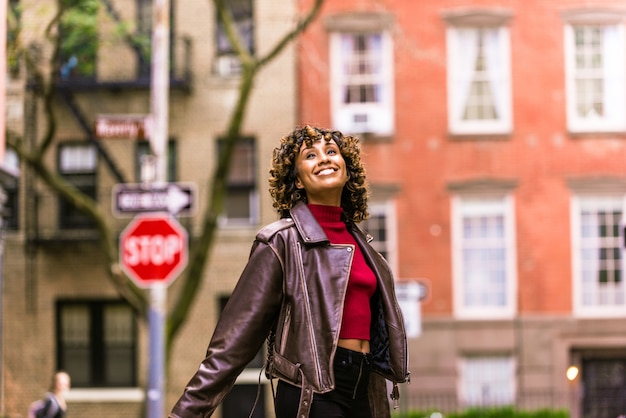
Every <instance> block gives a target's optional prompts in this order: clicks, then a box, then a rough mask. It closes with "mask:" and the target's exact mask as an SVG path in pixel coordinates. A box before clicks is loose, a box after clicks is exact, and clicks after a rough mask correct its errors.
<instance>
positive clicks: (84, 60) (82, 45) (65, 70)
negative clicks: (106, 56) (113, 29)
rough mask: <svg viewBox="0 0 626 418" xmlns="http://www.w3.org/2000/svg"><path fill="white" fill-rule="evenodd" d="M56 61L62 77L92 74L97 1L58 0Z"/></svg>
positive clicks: (96, 27)
mask: <svg viewBox="0 0 626 418" xmlns="http://www.w3.org/2000/svg"><path fill="white" fill-rule="evenodd" d="M61 6H62V10H63V13H62V15H61V17H60V19H59V35H60V36H61V38H60V44H59V63H60V65H61V72H62V74H63V75H64V76H69V75H70V74H71V75H73V76H80V77H93V76H94V75H95V72H96V54H97V52H98V10H99V8H100V2H99V1H98V0H61Z"/></svg>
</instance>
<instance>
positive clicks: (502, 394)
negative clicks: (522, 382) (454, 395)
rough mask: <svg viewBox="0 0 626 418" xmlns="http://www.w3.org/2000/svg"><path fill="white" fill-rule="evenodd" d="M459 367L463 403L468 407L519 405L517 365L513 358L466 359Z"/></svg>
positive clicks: (478, 357)
mask: <svg viewBox="0 0 626 418" xmlns="http://www.w3.org/2000/svg"><path fill="white" fill-rule="evenodd" d="M459 368H460V370H459V378H460V384H459V386H460V390H459V397H460V399H459V401H460V403H461V404H462V405H463V406H464V407H468V406H480V407H482V406H497V405H513V404H514V403H515V362H514V360H513V358H511V357H510V356H476V357H465V358H463V359H461V361H460V367H459Z"/></svg>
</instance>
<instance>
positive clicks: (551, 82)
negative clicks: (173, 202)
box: [297, 0, 626, 418]
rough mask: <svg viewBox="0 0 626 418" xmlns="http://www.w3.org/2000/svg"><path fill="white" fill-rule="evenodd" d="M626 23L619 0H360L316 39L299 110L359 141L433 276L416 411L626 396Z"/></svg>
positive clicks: (391, 221) (600, 413)
mask: <svg viewBox="0 0 626 418" xmlns="http://www.w3.org/2000/svg"><path fill="white" fill-rule="evenodd" d="M300 3H301V4H300V5H301V7H302V8H303V9H306V8H307V7H308V6H309V5H310V3H311V1H310V0H307V1H301V2H300ZM625 27H626V4H625V3H624V2H623V1H621V0H595V1H582V0H550V1H540V0H530V1H526V0H525V1H495V0H491V1H489V0H484V1H477V0H474V1H472V0H468V1H458V0H440V1H436V2H434V1H433V2H426V1H399V0H395V1H394V0H385V1H374V0H344V1H328V2H327V3H326V4H325V6H324V8H323V10H322V15H321V17H320V19H318V20H317V21H316V23H315V24H314V25H313V26H312V27H311V28H310V30H308V31H307V33H306V35H305V36H304V37H303V38H302V39H301V40H300V43H299V50H298V68H297V71H298V77H299V85H298V97H299V114H298V118H297V119H298V121H299V123H301V124H305V123H310V124H318V125H323V126H330V127H333V128H336V129H339V130H342V131H343V132H347V133H354V134H357V135H359V136H360V137H361V138H362V142H363V150H364V154H365V161H366V164H367V169H368V174H369V178H370V182H371V186H372V198H371V202H372V208H371V209H372V215H373V216H372V218H371V220H370V221H369V223H368V224H367V225H366V226H367V228H368V229H369V230H370V232H373V233H374V235H375V236H376V237H377V238H378V239H377V242H378V244H379V245H380V248H381V251H383V252H384V254H385V255H386V256H387V257H388V259H389V261H390V263H391V265H392V268H393V269H394V270H395V273H396V278H397V280H398V282H413V281H416V280H419V281H421V282H423V283H425V284H426V285H427V287H428V295H427V297H426V299H425V300H424V301H423V302H422V306H421V311H422V322H421V333H420V334H419V336H417V337H415V338H411V340H410V355H411V357H410V360H411V361H410V368H411V371H412V382H411V384H410V385H405V386H404V387H403V390H404V396H403V401H402V402H403V403H404V406H406V407H407V408H408V407H410V408H430V407H435V408H440V409H443V410H446V409H447V410H451V409H456V408H462V407H466V406H471V405H503V404H515V405H517V406H518V407H520V408H524V409H535V408H540V407H554V408H567V409H568V410H570V412H571V414H572V415H571V416H574V417H576V416H585V417H607V418H609V417H610V418H614V417H615V416H617V415H619V414H620V413H625V412H626V321H625V319H626V287H625V286H624V277H623V271H624V270H623V265H622V261H623V252H622V251H623V247H624V237H623V233H622V231H621V228H620V224H621V223H622V217H623V214H624V210H625V203H626V199H625V197H626V65H625V61H626V35H625ZM402 286H403V285H400V287H402ZM419 320H420V319H419V316H416V315H415V314H407V323H408V324H409V326H410V327H413V326H415V325H416V323H417V324H418V325H419ZM411 329H413V328H411ZM416 329H419V328H416ZM568 370H570V372H572V371H578V374H577V375H574V374H570V375H569V378H568V377H567V376H566V372H567V371H568ZM583 387H584V388H585V390H584V391H583V390H582V389H583Z"/></svg>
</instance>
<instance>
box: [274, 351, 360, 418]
mask: <svg viewBox="0 0 626 418" xmlns="http://www.w3.org/2000/svg"><path fill="white" fill-rule="evenodd" d="M333 367H334V370H335V389H334V390H332V391H330V392H328V393H322V394H320V393H316V394H314V396H313V403H312V404H311V413H310V415H309V418H372V412H371V410H370V405H369V400H368V396H367V385H368V382H369V375H370V355H369V354H363V353H359V352H357V351H352V350H347V349H345V348H341V347H337V353H336V354H335V362H334V364H333ZM299 403H300V388H299V387H296V386H293V385H290V384H288V383H285V382H283V381H282V380H281V381H279V382H278V389H277V390H276V406H275V407H276V418H296V415H297V414H298V406H299Z"/></svg>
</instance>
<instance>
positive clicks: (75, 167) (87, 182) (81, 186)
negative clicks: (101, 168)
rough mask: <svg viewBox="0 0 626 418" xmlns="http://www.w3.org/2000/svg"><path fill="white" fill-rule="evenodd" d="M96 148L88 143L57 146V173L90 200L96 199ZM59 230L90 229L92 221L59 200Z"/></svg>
mask: <svg viewBox="0 0 626 418" xmlns="http://www.w3.org/2000/svg"><path fill="white" fill-rule="evenodd" d="M96 166H97V153H96V148H95V147H94V146H93V145H91V144H88V143H84V142H82V143H66V144H61V145H60V146H59V173H60V174H61V176H63V178H65V180H67V181H68V182H70V183H71V184H73V185H74V186H75V187H76V188H78V190H80V191H81V192H83V193H85V194H86V195H87V196H89V197H91V198H92V199H96ZM59 200H60V201H59V215H60V220H59V225H60V227H61V228H66V229H72V228H92V227H93V221H92V219H91V218H89V217H88V216H87V215H85V214H84V213H82V212H81V211H80V210H78V209H77V208H76V207H74V206H73V205H72V204H71V203H69V202H67V201H66V200H64V199H63V198H60V199H59Z"/></svg>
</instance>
